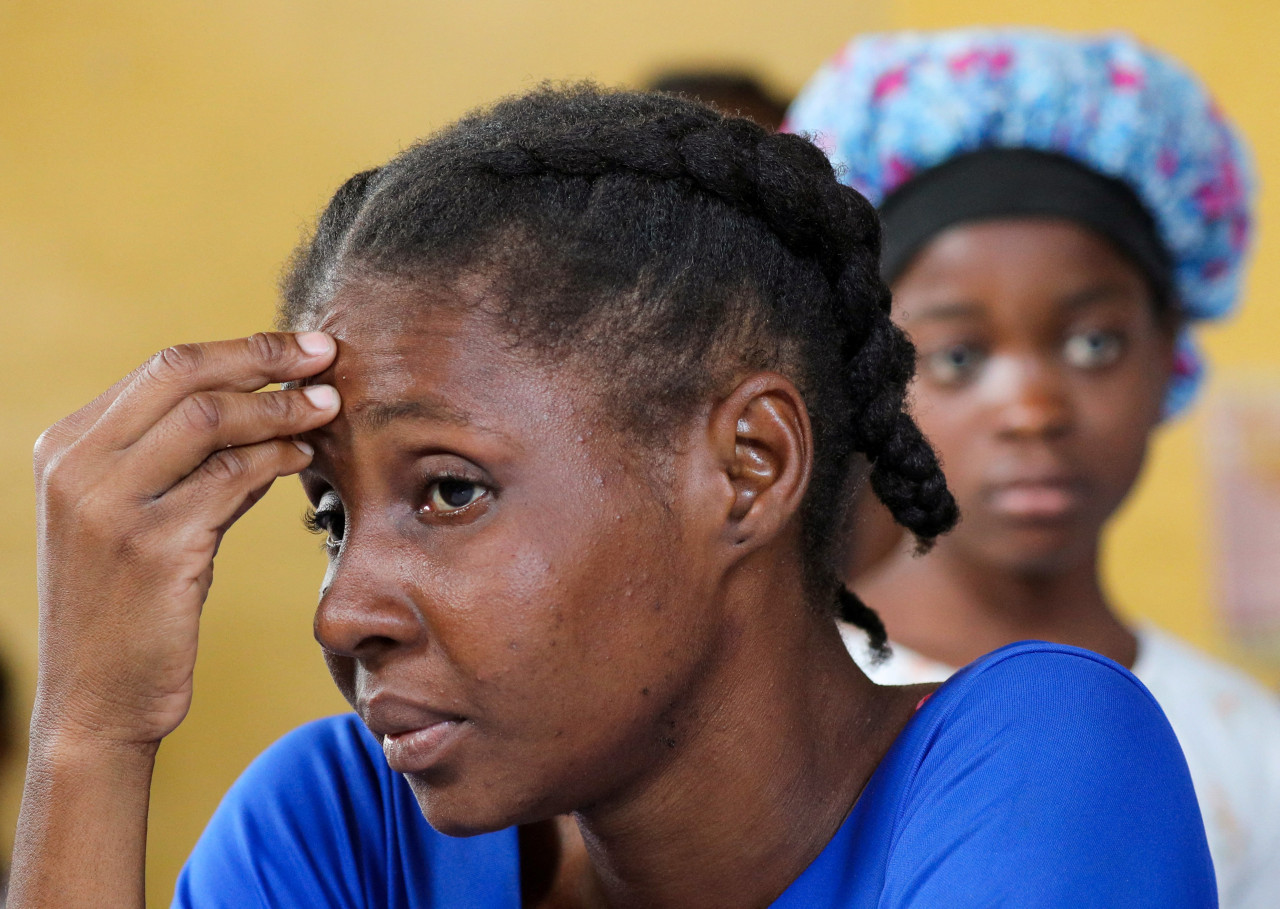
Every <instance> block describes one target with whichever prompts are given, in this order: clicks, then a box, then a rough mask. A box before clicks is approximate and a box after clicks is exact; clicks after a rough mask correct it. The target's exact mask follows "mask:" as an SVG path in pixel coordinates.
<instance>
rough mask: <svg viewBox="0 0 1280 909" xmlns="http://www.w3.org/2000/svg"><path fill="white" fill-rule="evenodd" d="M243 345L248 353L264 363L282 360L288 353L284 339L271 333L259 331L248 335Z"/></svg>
mask: <svg viewBox="0 0 1280 909" xmlns="http://www.w3.org/2000/svg"><path fill="white" fill-rule="evenodd" d="M245 344H246V345H247V346H248V348H249V352H250V353H252V354H253V355H254V356H255V357H256V358H257V359H259V360H261V361H262V362H264V363H274V362H277V361H279V360H282V359H284V357H285V356H286V355H287V353H288V347H287V346H286V344H285V342H284V338H282V337H281V336H280V335H278V334H276V333H275V332H271V331H260V332H258V333H256V334H253V335H250V336H249V337H248V338H246V339H245Z"/></svg>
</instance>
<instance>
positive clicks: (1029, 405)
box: [989, 357, 1072, 438]
mask: <svg viewBox="0 0 1280 909" xmlns="http://www.w3.org/2000/svg"><path fill="white" fill-rule="evenodd" d="M1001 366H1002V368H1000V369H995V370H991V373H990V375H989V379H990V381H991V383H992V386H993V387H992V398H993V400H994V401H995V403H996V406H997V410H996V413H997V419H998V424H997V426H998V430H999V432H1000V434H1001V435H1003V436H1006V437H1009V438H1021V437H1026V438H1032V437H1056V436H1060V435H1063V434H1064V433H1066V432H1068V431H1069V430H1070V428H1071V420H1072V408H1071V400H1070V396H1069V393H1068V389H1067V387H1066V384H1065V379H1064V377H1063V376H1062V375H1061V374H1060V371H1059V370H1057V369H1055V368H1054V367H1053V365H1052V364H1049V363H1045V362H1043V361H1042V360H1041V359H1040V358H1037V357H1009V358H1007V359H1006V360H1005V361H1004V363H1002V364H1001Z"/></svg>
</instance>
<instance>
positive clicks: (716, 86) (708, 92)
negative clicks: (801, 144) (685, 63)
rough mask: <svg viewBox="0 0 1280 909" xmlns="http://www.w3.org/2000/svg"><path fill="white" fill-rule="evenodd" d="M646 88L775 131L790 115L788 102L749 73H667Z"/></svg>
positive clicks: (694, 70) (691, 69)
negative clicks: (708, 105) (679, 97)
mask: <svg viewBox="0 0 1280 909" xmlns="http://www.w3.org/2000/svg"><path fill="white" fill-rule="evenodd" d="M645 87H646V88H648V89H650V90H652V91H658V92H670V93H671V94H674V95H684V96H685V97H687V98H693V99H695V100H697V101H701V102H702V103H703V104H710V105H711V106H712V107H714V108H717V109H718V110H722V111H724V112H725V113H727V114H736V115H737V116H740V117H748V118H750V119H752V120H754V121H755V122H756V123H759V124H760V125H761V126H763V127H766V128H768V129H772V130H776V129H777V128H778V127H779V126H781V125H782V118H783V117H784V116H786V113H787V100H786V99H785V98H781V97H779V96H778V95H777V94H775V93H774V92H773V91H772V90H771V89H769V88H767V87H766V86H765V84H764V83H763V82H762V81H761V80H760V78H759V77H758V76H756V75H754V74H753V73H750V72H747V71H746V70H736V69H714V68H711V67H708V68H705V69H697V68H690V69H673V70H667V71H664V72H661V73H658V74H657V75H656V76H654V77H653V78H651V79H650V80H649V82H648V83H647V85H646V86H645Z"/></svg>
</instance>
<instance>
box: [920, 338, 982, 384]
mask: <svg viewBox="0 0 1280 909" xmlns="http://www.w3.org/2000/svg"><path fill="white" fill-rule="evenodd" d="M986 358H987V355H986V352H985V351H983V350H982V349H981V348H978V347H975V346H974V345H972V344H952V345H951V346H950V347H944V348H942V349H941V350H936V351H934V352H933V353H931V354H928V355H927V356H926V357H925V358H924V359H923V361H922V362H921V372H923V373H925V374H926V375H927V376H928V378H930V379H932V380H933V381H934V382H937V383H938V384H940V385H958V384H960V383H962V382H965V381H967V380H968V379H970V378H972V377H973V374H974V373H976V372H977V371H978V369H979V368H980V367H981V366H982V364H983V361H985V360H986Z"/></svg>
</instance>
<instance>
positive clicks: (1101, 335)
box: [893, 219, 1173, 575]
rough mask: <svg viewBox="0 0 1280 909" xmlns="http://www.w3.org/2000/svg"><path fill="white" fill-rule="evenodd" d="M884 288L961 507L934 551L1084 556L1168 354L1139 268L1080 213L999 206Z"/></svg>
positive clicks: (1129, 465) (984, 557) (1048, 563)
mask: <svg viewBox="0 0 1280 909" xmlns="http://www.w3.org/2000/svg"><path fill="white" fill-rule="evenodd" d="M893 292H894V318H895V320H896V321H897V322H898V323H899V324H900V325H901V326H902V327H903V328H904V329H905V330H906V331H907V332H908V333H909V334H910V336H911V339H912V340H913V341H914V342H915V344H916V347H917V349H918V353H919V362H918V375H917V379H916V382H915V385H914V388H913V393H914V400H915V412H916V417H917V419H918V421H919V423H920V427H921V429H922V430H923V431H924V433H925V434H926V435H927V436H928V437H929V439H930V441H932V442H933V444H934V446H935V447H936V448H937V450H938V452H939V454H940V455H941V458H942V463H943V469H944V471H945V472H946V475H947V479H948V481H949V482H950V484H951V488H952V490H953V492H954V493H955V495H956V498H957V500H958V502H959V505H960V509H961V513H962V515H963V520H962V521H961V523H960V525H959V527H958V528H957V529H956V531H955V532H954V533H953V534H951V535H950V536H949V537H947V538H944V539H943V540H941V541H939V546H940V549H941V547H946V549H947V551H949V552H951V553H953V554H958V555H961V556H963V557H964V558H966V559H968V560H971V561H972V562H973V563H975V564H977V565H979V566H982V567H990V568H996V569H1005V570H1010V571H1014V572H1017V573H1030V574H1033V575H1034V574H1038V573H1043V572H1053V571H1057V570H1060V569H1061V568H1063V567H1066V566H1068V565H1071V564H1078V562H1079V560H1080V558H1081V557H1087V556H1089V555H1091V554H1092V552H1093V551H1094V548H1095V547H1096V545H1097V538H1098V534H1099V532H1100V530H1101V528H1102V525H1103V523H1104V522H1105V521H1106V520H1107V518H1108V517H1109V516H1110V515H1111V514H1112V512H1113V511H1115V509H1116V507H1117V506H1118V505H1119V504H1120V502H1121V500H1122V499H1123V498H1124V496H1125V494H1126V493H1127V492H1128V491H1129V488H1130V487H1131V486H1132V485H1133V483H1134V480H1135V479H1136V477H1137V475H1138V471H1139V469H1140V468H1141V466H1142V461H1143V458H1144V456H1145V454H1146V448H1147V437H1148V435H1149V433H1150V432H1151V430H1152V428H1153V427H1154V426H1155V425H1156V424H1157V422H1158V421H1159V419H1160V414H1161V407H1162V403H1163V400H1164V394H1165V388H1166V386H1167V384H1168V381H1169V376H1170V369H1171V367H1172V362H1173V335H1172V332H1171V330H1170V329H1169V327H1168V326H1166V325H1164V324H1163V323H1162V321H1161V320H1160V319H1159V318H1158V317H1157V316H1156V314H1155V311H1154V308H1153V305H1152V298H1151V291H1150V289H1149V285H1148V283H1147V282H1146V280H1145V279H1144V276H1143V274H1142V273H1141V272H1140V271H1139V270H1138V269H1137V268H1136V267H1135V266H1133V265H1132V264H1130V263H1129V262H1128V260H1126V259H1125V258H1123V257H1122V256H1121V255H1120V254H1119V253H1118V252H1116V251H1115V249H1114V248H1113V247H1112V246H1111V244H1110V243H1109V242H1107V241H1106V240H1104V239H1103V238H1101V237H1099V236H1098V235H1096V234H1094V233H1093V232H1091V231H1089V230H1087V229H1085V228H1083V227H1080V226H1077V225H1076V224H1074V223H1071V222H1067V221H1059V220H1044V219H1021V220H1019V219H1007V220H997V221H987V222H977V223H972V224H967V225H960V226H957V227H954V228H952V229H950V230H948V231H946V232H944V233H942V234H940V235H939V236H938V237H937V238H936V239H934V240H933V241H932V242H931V243H930V244H929V245H928V246H927V247H926V248H925V249H924V250H923V251H922V252H921V253H920V254H919V256H917V258H916V259H915V260H913V262H912V263H911V265H910V267H909V268H908V269H907V271H906V272H905V273H904V274H903V275H902V276H901V278H899V279H898V281H897V282H896V283H895V285H894V288H893Z"/></svg>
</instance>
